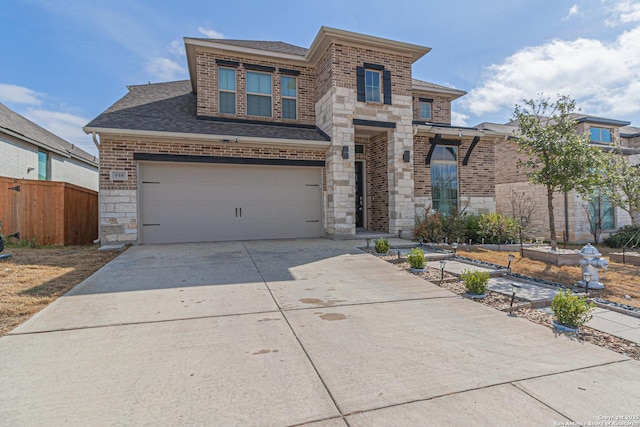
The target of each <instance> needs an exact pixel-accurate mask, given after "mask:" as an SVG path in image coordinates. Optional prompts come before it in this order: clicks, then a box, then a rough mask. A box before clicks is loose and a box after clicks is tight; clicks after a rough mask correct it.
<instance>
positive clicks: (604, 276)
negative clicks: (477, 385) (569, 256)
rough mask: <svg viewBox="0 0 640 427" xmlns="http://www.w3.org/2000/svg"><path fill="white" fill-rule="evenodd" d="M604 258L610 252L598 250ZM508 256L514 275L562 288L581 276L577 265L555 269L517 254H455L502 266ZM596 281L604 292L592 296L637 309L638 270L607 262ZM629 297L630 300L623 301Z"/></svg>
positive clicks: (467, 251) (480, 251) (472, 251)
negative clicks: (600, 283)
mask: <svg viewBox="0 0 640 427" xmlns="http://www.w3.org/2000/svg"><path fill="white" fill-rule="evenodd" d="M598 249H599V250H600V252H601V253H602V254H603V256H604V257H606V255H607V254H608V253H609V252H610V251H611V250H610V249H605V248H600V247H599V248H598ZM510 253H512V254H513V255H515V259H514V260H513V262H512V264H511V269H512V271H513V272H514V273H519V274H524V275H525V276H530V277H535V278H538V279H544V280H548V281H550V282H554V283H559V284H562V285H574V284H575V283H576V282H577V281H578V280H580V279H581V277H582V270H581V269H580V267H579V266H567V265H563V266H560V267H557V266H555V265H552V264H547V263H544V262H542V261H534V260H532V259H529V258H521V257H520V252H519V251H518V252H498V251H488V250H485V249H466V248H464V249H463V250H458V254H459V255H461V256H464V257H468V258H473V259H477V260H480V261H486V262H491V263H494V264H499V265H503V266H506V265H507V263H508V261H507V257H508V255H509V254H510ZM599 275H600V282H602V283H603V284H604V289H603V290H600V291H592V295H594V296H598V297H599V298H603V299H606V300H609V301H614V302H619V303H622V304H627V305H631V306H634V307H640V267H637V266H632V265H628V264H627V265H623V264H618V263H615V262H610V263H609V269H607V271H606V273H603V272H602V270H600V272H599ZM625 295H629V296H630V297H631V299H627V298H625Z"/></svg>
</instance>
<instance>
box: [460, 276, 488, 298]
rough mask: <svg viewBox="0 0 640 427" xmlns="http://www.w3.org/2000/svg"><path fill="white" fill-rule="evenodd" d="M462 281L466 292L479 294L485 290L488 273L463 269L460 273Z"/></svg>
mask: <svg viewBox="0 0 640 427" xmlns="http://www.w3.org/2000/svg"><path fill="white" fill-rule="evenodd" d="M460 278H461V279H462V281H463V282H464V287H465V289H466V290H467V292H469V293H471V294H475V295H481V294H484V293H485V292H487V286H488V283H489V273H488V272H486V271H479V270H465V271H463V272H462V274H461V275H460Z"/></svg>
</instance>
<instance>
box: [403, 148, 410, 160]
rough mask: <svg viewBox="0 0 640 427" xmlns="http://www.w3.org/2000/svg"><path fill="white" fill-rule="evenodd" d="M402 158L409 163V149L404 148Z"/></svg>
mask: <svg viewBox="0 0 640 427" xmlns="http://www.w3.org/2000/svg"><path fill="white" fill-rule="evenodd" d="M402 160H404V162H405V163H409V162H410V161H411V151H409V150H405V152H404V153H402Z"/></svg>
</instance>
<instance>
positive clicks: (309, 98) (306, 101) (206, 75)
mask: <svg viewBox="0 0 640 427" xmlns="http://www.w3.org/2000/svg"><path fill="white" fill-rule="evenodd" d="M216 59H222V60H225V61H235V62H239V63H240V65H239V66H238V67H236V68H234V67H226V68H233V69H235V70H236V114H222V113H219V112H218V64H216ZM245 62H246V63H251V64H255V65H264V66H267V67H274V68H275V71H274V72H272V73H267V74H270V75H271V76H272V94H271V96H272V111H271V114H272V116H271V117H262V116H251V115H248V114H247V97H246V93H247V92H246V72H247V70H246V69H245V68H244V66H243V65H242V64H243V63H245ZM223 67H224V66H223ZM280 68H286V69H289V70H296V71H299V72H300V75H298V76H295V77H296V78H297V81H298V92H297V103H298V105H297V107H298V118H297V120H292V119H283V118H282V97H281V93H282V90H281V77H282V76H285V75H287V74H281V73H280V71H279V70H280ZM196 70H197V71H196V72H197V79H198V115H201V116H211V117H226V118H236V119H248V120H264V121H268V122H283V123H300V124H307V125H313V124H315V121H316V120H315V101H316V99H315V96H314V95H315V93H316V71H315V68H313V67H301V66H299V65H292V64H288V63H277V62H272V61H264V60H258V59H253V58H245V57H241V56H231V55H222V54H218V53H213V52H205V51H197V52H196ZM248 71H252V70H248Z"/></svg>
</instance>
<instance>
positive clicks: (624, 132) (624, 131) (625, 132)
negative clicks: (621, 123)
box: [620, 126, 640, 138]
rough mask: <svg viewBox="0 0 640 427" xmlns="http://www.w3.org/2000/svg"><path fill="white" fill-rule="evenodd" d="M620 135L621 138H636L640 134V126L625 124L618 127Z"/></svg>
mask: <svg viewBox="0 0 640 427" xmlns="http://www.w3.org/2000/svg"><path fill="white" fill-rule="evenodd" d="M620 136H621V137H623V138H636V137H639V136H640V128H637V127H634V126H625V127H622V128H620Z"/></svg>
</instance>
